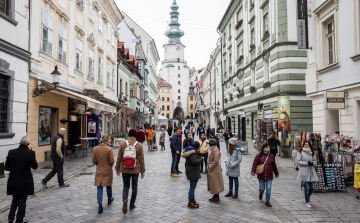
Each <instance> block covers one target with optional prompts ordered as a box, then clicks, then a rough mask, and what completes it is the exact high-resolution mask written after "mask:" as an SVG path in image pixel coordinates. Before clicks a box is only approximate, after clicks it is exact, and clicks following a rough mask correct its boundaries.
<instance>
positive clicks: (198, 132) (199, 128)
mask: <svg viewBox="0 0 360 223" xmlns="http://www.w3.org/2000/svg"><path fill="white" fill-rule="evenodd" d="M203 133H204V134H205V129H204V127H203V126H202V124H201V123H199V127H198V128H197V130H196V135H197V136H199V137H200V136H201V134H203ZM200 144H201V143H200Z"/></svg>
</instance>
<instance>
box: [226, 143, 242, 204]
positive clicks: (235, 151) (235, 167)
mask: <svg viewBox="0 0 360 223" xmlns="http://www.w3.org/2000/svg"><path fill="white" fill-rule="evenodd" d="M229 143H230V147H229V154H228V157H227V159H226V161H225V164H226V176H228V177H229V193H227V194H226V195H225V197H231V196H233V199H235V198H238V196H239V176H240V163H241V160H242V154H241V151H240V147H237V139H236V138H230V139H229ZM234 183H235V192H234V195H233V184H234Z"/></svg>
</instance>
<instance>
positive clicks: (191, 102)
mask: <svg viewBox="0 0 360 223" xmlns="http://www.w3.org/2000/svg"><path fill="white" fill-rule="evenodd" d="M194 90H195V86H190V87H189V95H188V116H189V117H190V118H191V119H193V118H195V112H196V109H195V107H196V97H195V91H194Z"/></svg>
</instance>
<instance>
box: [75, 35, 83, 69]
mask: <svg viewBox="0 0 360 223" xmlns="http://www.w3.org/2000/svg"><path fill="white" fill-rule="evenodd" d="M82 49H83V43H82V41H81V40H80V39H78V38H76V56H75V58H76V63H75V69H77V70H78V71H82Z"/></svg>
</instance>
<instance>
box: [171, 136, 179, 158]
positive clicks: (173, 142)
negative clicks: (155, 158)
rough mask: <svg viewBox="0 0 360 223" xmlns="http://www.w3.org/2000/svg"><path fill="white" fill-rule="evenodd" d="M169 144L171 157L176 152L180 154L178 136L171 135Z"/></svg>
mask: <svg viewBox="0 0 360 223" xmlns="http://www.w3.org/2000/svg"><path fill="white" fill-rule="evenodd" d="M170 142H171V144H170V146H171V153H172V154H173V155H175V154H176V152H177V151H178V152H181V141H180V137H179V136H178V135H173V136H172V137H171V141H170Z"/></svg>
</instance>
